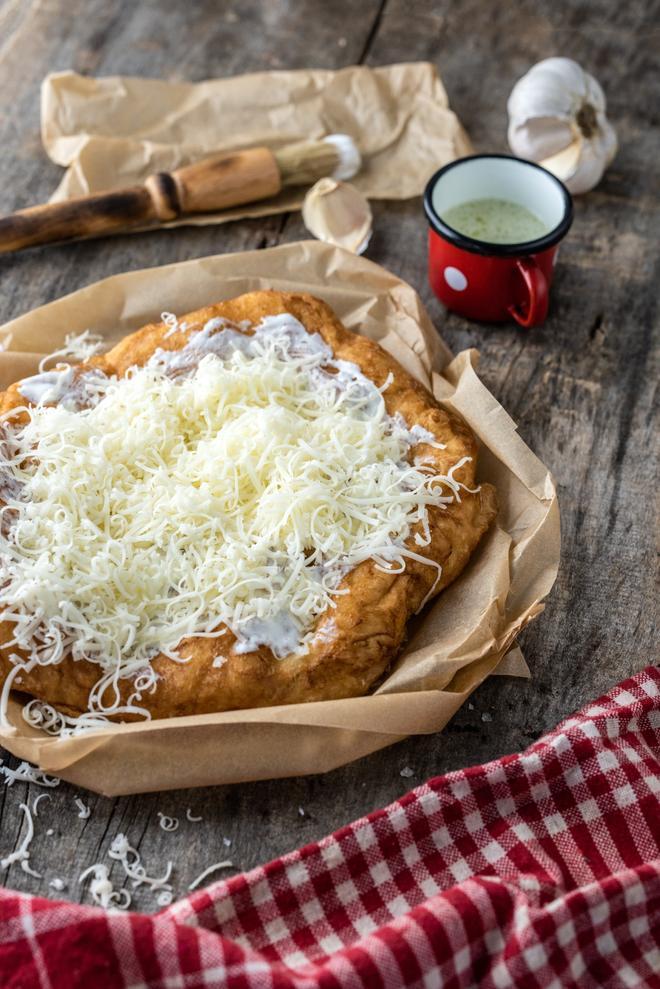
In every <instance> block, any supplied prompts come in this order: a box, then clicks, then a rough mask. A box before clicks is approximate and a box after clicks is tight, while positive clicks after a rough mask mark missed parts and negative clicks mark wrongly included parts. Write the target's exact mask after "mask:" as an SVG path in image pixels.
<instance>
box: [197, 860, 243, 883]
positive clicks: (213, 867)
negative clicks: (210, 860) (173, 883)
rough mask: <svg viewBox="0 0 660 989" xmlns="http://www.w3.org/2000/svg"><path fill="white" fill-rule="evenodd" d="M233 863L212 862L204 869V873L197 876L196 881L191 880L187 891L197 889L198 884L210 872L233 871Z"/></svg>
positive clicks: (227, 861) (226, 861)
mask: <svg viewBox="0 0 660 989" xmlns="http://www.w3.org/2000/svg"><path fill="white" fill-rule="evenodd" d="M233 868H234V863H233V862H230V861H229V859H225V861H224V862H214V864H213V865H210V866H209V867H208V869H204V872H202V873H200V874H199V876H197V879H193V881H192V882H191V884H190V886H189V887H188V889H190V890H192V889H197V887H198V886H199V884H200V883H203V882H204V880H205V879H206V877H207V876H210V875H211V873H212V872H217V870H218V869H233Z"/></svg>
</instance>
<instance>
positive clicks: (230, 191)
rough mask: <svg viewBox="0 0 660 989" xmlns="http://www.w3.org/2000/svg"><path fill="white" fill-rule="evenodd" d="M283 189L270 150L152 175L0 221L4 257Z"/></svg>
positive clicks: (239, 153)
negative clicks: (139, 182) (126, 185)
mask: <svg viewBox="0 0 660 989" xmlns="http://www.w3.org/2000/svg"><path fill="white" fill-rule="evenodd" d="M281 187H282V180H281V178H280V170H279V168H278V165H277V161H276V160H275V156H274V155H273V153H272V151H269V149H268V148H250V149H249V150H247V151H237V152H234V153H232V154H227V155H214V156H213V157H212V158H206V159H204V160H203V161H200V162H196V163H194V164H192V165H185V166H184V167H183V168H177V169H176V171H174V172H158V173H157V174H156V175H150V176H149V178H148V179H147V181H146V182H145V184H144V185H138V186H133V187H132V188H128V189H120V190H117V191H116V192H107V193H102V194H100V195H98V196H84V197H82V198H80V199H70V200H68V201H66V202H62V203H47V204H46V205H44V206H32V207H30V208H29V209H23V210H19V211H18V212H17V213H11V214H10V215H9V216H5V217H2V218H0V254H6V253H8V252H9V251H20V250H22V249H23V248H24V247H35V246H37V245H38V244H51V243H54V242H55V241H63V240H78V239H80V238H85V237H100V236H102V235H103V234H109V233H120V232H121V231H123V230H131V229H132V228H134V227H148V226H157V225H158V224H161V223H168V222H169V221H171V220H176V219H178V218H179V217H181V216H185V215H186V214H188V213H214V212H216V210H221V209H227V208H228V207H230V206H240V205H241V204H243V203H251V202H255V201H256V200H258V199H266V198H268V197H269V196H274V195H277V193H278V192H279V191H280V189H281Z"/></svg>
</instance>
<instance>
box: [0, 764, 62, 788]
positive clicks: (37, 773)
mask: <svg viewBox="0 0 660 989" xmlns="http://www.w3.org/2000/svg"><path fill="white" fill-rule="evenodd" d="M0 773H2V775H3V776H4V777H5V786H12V785H13V784H14V783H15V782H16V780H19V781H20V782H21V783H34V784H35V786H47V787H53V786H59V784H60V781H59V779H57V778H56V777H55V776H46V774H45V773H42V772H41V770H39V769H37V767H36V766H31V765H30V763H29V762H20V763H19V764H18V766H17V767H16V769H10V768H9V766H4V765H3V764H2V759H0Z"/></svg>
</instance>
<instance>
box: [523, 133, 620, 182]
mask: <svg viewBox="0 0 660 989" xmlns="http://www.w3.org/2000/svg"><path fill="white" fill-rule="evenodd" d="M617 147H618V142H617V138H616V134H615V133H614V129H613V127H612V126H611V125H610V124H609V123H608V121H607V120H605V121H604V123H603V125H602V129H601V130H600V132H599V134H598V135H597V136H596V137H593V138H591V139H590V140H589V139H586V138H584V137H583V136H582V135H579V136H578V137H577V138H576V139H575V140H574V141H573V142H572V144H569V146H568V147H567V148H564V149H563V151H560V152H558V154H555V155H551V156H550V157H549V158H545V159H543V160H542V161H541V162H540V164H541V165H543V167H544V168H547V169H548V171H550V172H552V173H553V175H556V176H557V178H558V179H561V180H562V182H564V184H565V185H566V187H567V189H568V190H569V192H572V193H574V194H575V195H579V194H580V193H581V192H588V191H589V190H590V189H593V188H594V186H596V185H598V183H599V182H600V180H601V178H602V177H603V173H604V171H605V169H606V168H607V166H608V165H609V163H610V162H611V161H612V159H613V158H614V155H615V154H616V151H617Z"/></svg>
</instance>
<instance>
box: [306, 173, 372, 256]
mask: <svg viewBox="0 0 660 989" xmlns="http://www.w3.org/2000/svg"><path fill="white" fill-rule="evenodd" d="M302 218H303V223H304V224H305V226H306V227H307V229H308V230H309V232H310V233H311V234H313V236H314V237H317V238H318V239H319V240H323V241H325V242H326V243H328V244H335V245H336V246H337V247H343V248H345V249H346V250H347V251H352V252H353V253H354V254H362V253H363V252H364V251H365V250H366V249H367V245H368V244H369V240H370V238H371V232H372V229H373V218H372V213H371V207H370V206H369V202H368V200H367V199H366V198H365V197H364V196H363V195H362V193H361V192H360V191H359V189H356V188H355V186H354V185H350V184H349V183H348V182H339V181H337V180H336V179H332V178H323V179H319V181H318V182H317V183H316V184H315V185H313V186H312V188H311V189H310V190H309V191H308V192H307V195H306V196H305V200H304V202H303V207H302Z"/></svg>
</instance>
